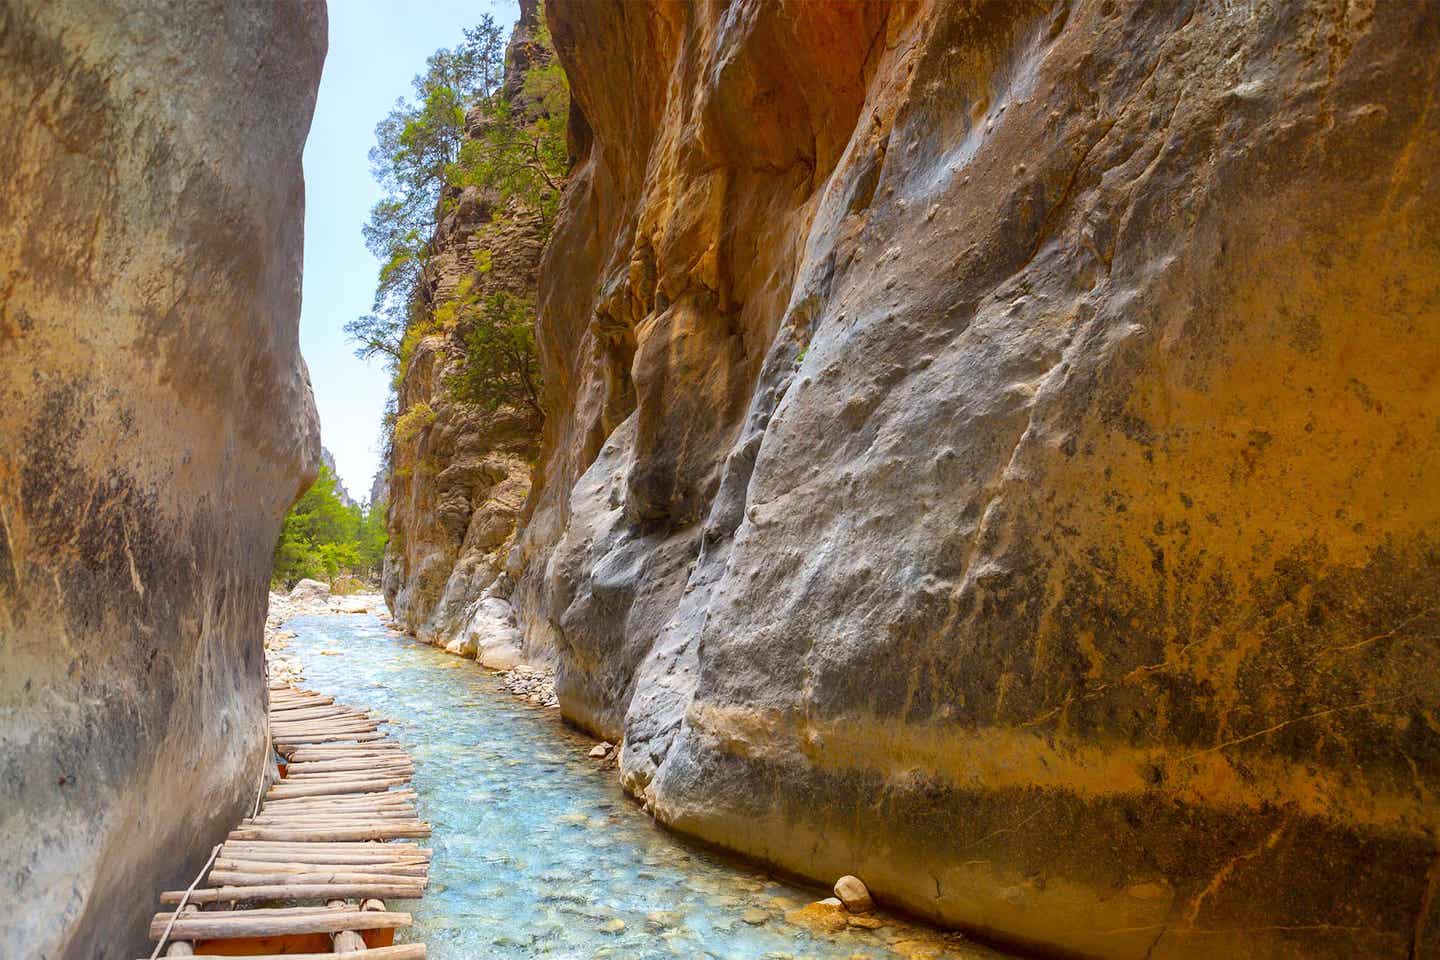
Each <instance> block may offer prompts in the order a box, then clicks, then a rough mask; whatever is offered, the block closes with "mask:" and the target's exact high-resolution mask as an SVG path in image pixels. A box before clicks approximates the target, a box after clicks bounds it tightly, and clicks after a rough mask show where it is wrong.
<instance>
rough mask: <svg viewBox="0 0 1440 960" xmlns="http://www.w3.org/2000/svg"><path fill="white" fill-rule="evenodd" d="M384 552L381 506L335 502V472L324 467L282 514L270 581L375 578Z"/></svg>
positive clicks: (278, 583) (277, 583)
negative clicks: (283, 515)
mask: <svg viewBox="0 0 1440 960" xmlns="http://www.w3.org/2000/svg"><path fill="white" fill-rule="evenodd" d="M384 555H385V505H384V504H379V505H371V507H370V508H369V509H367V510H362V509H361V508H360V507H358V506H350V507H347V506H345V504H343V503H341V502H340V495H339V493H338V492H337V490H336V484H335V476H334V474H332V473H331V472H330V468H329V467H326V466H323V465H322V466H321V467H320V473H319V475H318V476H317V477H316V478H315V482H314V483H313V484H311V485H310V489H308V490H306V491H305V492H304V493H303V494H301V496H300V499H299V500H296V501H295V505H294V506H292V507H291V508H290V512H289V513H287V514H286V515H285V523H284V525H283V526H282V527H281V529H280V539H279V540H277V541H276V543H275V562H274V566H273V568H272V570H271V574H270V582H271V585H272V586H276V587H284V588H289V587H291V586H293V585H294V584H295V582H296V581H298V580H303V579H305V578H307V577H308V578H310V579H312V580H332V579H334V578H335V577H337V576H340V575H348V576H352V577H368V578H374V577H375V576H376V575H378V573H379V571H380V564H381V561H382V560H383V559H384Z"/></svg>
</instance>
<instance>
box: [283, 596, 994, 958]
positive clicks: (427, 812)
mask: <svg viewBox="0 0 1440 960" xmlns="http://www.w3.org/2000/svg"><path fill="white" fill-rule="evenodd" d="M287 627H288V629H290V630H293V631H295V633H296V634H297V637H296V639H294V640H292V641H290V651H289V652H290V653H291V654H293V655H294V656H295V657H296V659H298V660H299V661H300V663H301V664H302V665H303V666H304V669H305V675H306V686H307V687H309V688H311V689H314V690H319V691H323V692H324V693H327V694H330V695H333V696H334V697H336V698H337V699H338V700H340V701H342V702H345V703H349V704H352V705H356V706H367V707H370V708H373V709H375V710H376V711H378V712H379V713H380V714H381V715H382V716H385V717H388V718H389V719H390V721H391V723H390V730H389V732H390V733H391V734H392V735H393V736H395V737H396V738H397V739H399V740H400V741H401V742H403V743H404V744H405V745H406V747H408V748H409V750H410V751H411V753H412V754H413V755H414V756H415V759H416V772H415V777H414V782H415V787H416V790H417V791H418V793H419V797H420V801H419V807H420V814H421V816H422V817H424V818H425V819H426V820H428V821H429V822H430V824H431V826H432V828H433V831H434V832H433V835H432V836H431V837H430V846H431V848H432V849H433V850H434V860H433V862H432V864H431V870H430V886H429V888H428V889H427V891H426V895H425V897H424V899H422V900H419V901H414V902H408V903H407V902H397V903H396V904H395V905H394V906H393V909H399V910H407V911H409V912H411V913H412V914H413V915H414V919H415V925H414V926H413V927H412V928H411V929H410V931H409V932H408V934H406V933H404V932H402V933H401V935H400V938H401V939H402V940H409V941H412V942H418V941H423V942H425V943H426V944H427V945H428V952H429V956H430V957H431V958H432V960H475V958H482V957H485V958H520V957H527V958H528V957H551V958H557V960H570V958H575V960H580V958H584V960H591V958H602V957H612V958H616V960H651V958H673V957H685V958H701V957H707V958H727V960H728V958H735V960H760V958H764V960H787V958H793V960H801V958H807V960H832V958H844V960H852V958H853V960H859V958H871V960H883V958H892V957H899V958H909V960H929V958H969V960H976V958H997V957H999V954H996V953H994V952H992V951H989V950H986V949H983V948H980V947H977V946H973V945H971V944H968V943H965V942H963V940H961V939H959V938H958V937H954V936H946V935H944V934H941V933H939V932H937V931H933V930H929V929H925V928H921V927H917V926H913V925H910V924H907V923H905V922H903V921H900V920H898V919H896V918H893V917H889V916H885V915H883V914H880V915H878V916H880V917H881V918H882V919H883V920H884V921H885V923H884V925H883V926H882V927H880V928H879V929H877V930H865V929H858V928H847V929H844V930H842V931H840V932H836V933H829V932H824V931H819V930H815V929H812V928H811V927H810V926H808V925H802V924H799V923H793V922H791V921H787V920H786V919H785V917H784V915H785V913H787V912H789V911H793V910H795V909H797V908H799V907H802V906H804V905H805V904H807V903H809V902H811V901H813V900H816V899H819V898H821V897H824V896H827V895H828V891H825V890H819V889H811V888H804V887H797V886H795V885H794V884H792V883H788V882H785V881H782V880H778V879H775V878H772V877H770V876H769V875H767V874H766V873H765V872H764V871H763V870H760V869H757V868H754V867H748V866H745V865H742V864H737V863H733V862H728V861H727V860H725V859H724V858H722V857H720V856H717V855H715V854H713V853H710V852H708V851H705V850H701V849H698V848H697V847H695V846H693V845H689V844H687V843H686V842H685V841H684V840H682V839H681V838H679V837H677V836H675V835H673V834H670V833H667V832H665V831H664V830H662V829H660V828H659V827H657V826H656V825H655V824H654V823H653V822H652V821H651V820H650V818H649V817H647V816H646V815H645V814H644V813H643V812H641V811H640V809H639V808H638V807H637V806H636V805H635V804H634V803H633V802H632V801H631V800H630V799H628V798H627V797H626V796H625V794H624V793H623V792H622V791H621V790H620V787H619V785H618V778H617V776H616V773H615V771H614V770H613V769H609V768H606V767H604V766H602V765H601V764H599V763H597V762H596V761H595V760H592V759H590V758H589V757H587V756H586V754H587V753H588V752H589V750H590V748H591V747H592V746H593V741H591V740H590V739H588V738H586V737H585V736H583V735H581V734H579V733H577V732H576V731H574V730H572V729H570V728H569V727H567V726H565V725H564V724H563V723H562V722H561V721H560V719H559V716H558V712H557V711H555V710H543V709H541V708H538V707H534V706H532V705H530V704H528V703H526V702H524V701H521V700H518V699H517V698H515V697H514V696H512V695H511V694H510V693H509V692H508V691H506V690H505V689H504V688H503V687H502V686H501V685H500V682H499V680H498V679H497V678H496V677H495V676H494V675H492V674H490V673H487V672H486V671H484V670H483V669H481V668H480V667H479V666H477V665H476V664H475V663H474V662H473V661H467V660H462V659H460V658H458V657H453V656H450V655H448V654H445V653H443V652H441V651H439V650H436V649H435V648H433V647H429V646H426V645H424V644H421V643H418V642H416V641H413V640H410V639H408V638H405V637H402V636H400V635H398V634H396V633H395V632H393V631H391V630H388V629H387V628H386V627H385V626H384V625H383V624H382V623H381V622H380V621H379V620H377V619H375V618H374V617H370V616H318V617H299V618H296V619H294V620H292V621H290V622H289V623H288V624H287ZM322 650H323V651H327V652H326V653H322V652H321V651H322ZM616 921H622V922H623V924H624V925H623V927H621V926H620V924H618V923H616Z"/></svg>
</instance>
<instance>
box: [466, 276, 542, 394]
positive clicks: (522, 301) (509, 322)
mask: <svg viewBox="0 0 1440 960" xmlns="http://www.w3.org/2000/svg"><path fill="white" fill-rule="evenodd" d="M455 302H456V303H457V306H456V323H457V325H458V328H459V331H460V333H459V336H460V340H461V342H462V343H463V344H464V346H465V362H464V363H463V364H462V365H461V366H460V370H459V372H458V373H456V374H453V375H452V376H450V377H449V378H448V379H447V380H446V382H445V386H446V388H447V389H448V390H449V391H450V395H451V396H452V397H454V398H455V399H457V400H460V401H463V402H466V403H473V404H475V405H477V406H480V407H484V408H485V409H487V410H494V409H496V408H498V407H500V406H503V405H506V404H515V405H524V406H528V407H529V408H530V409H531V410H533V411H535V413H536V414H537V415H540V416H544V411H543V410H542V409H541V407H540V362H539V359H538V358H537V357H536V355H535V310H534V306H533V304H532V303H531V302H530V301H529V300H528V299H526V298H522V297H517V296H514V295H513V294H509V293H491V294H488V295H486V296H484V297H477V296H474V295H471V296H469V297H467V298H464V299H463V300H457V301H455Z"/></svg>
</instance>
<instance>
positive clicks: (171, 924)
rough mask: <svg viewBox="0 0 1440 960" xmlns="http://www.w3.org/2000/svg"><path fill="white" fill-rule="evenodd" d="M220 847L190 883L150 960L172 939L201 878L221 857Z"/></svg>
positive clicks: (211, 854)
mask: <svg viewBox="0 0 1440 960" xmlns="http://www.w3.org/2000/svg"><path fill="white" fill-rule="evenodd" d="M220 846H221V845H220V844H218V843H217V844H215V849H213V850H211V851H210V859H209V860H206V861H205V866H203V867H201V868H200V872H199V873H197V874H195V879H194V880H191V881H190V886H189V887H188V888H186V890H185V895H184V896H183V897H181V898H180V902H179V903H177V904H176V905H175V912H174V913H172V914H170V922H169V923H167V924H165V932H164V933H162V934H161V935H160V942H159V943H157V944H155V952H154V953H152V954H150V960H155V958H156V957H158V956H160V951H161V950H164V949H165V942H166V941H167V940H169V939H170V931H171V930H173V929H175V921H176V920H179V919H180V911H182V910H184V909H185V904H186V903H187V902H189V900H190V894H192V893H194V892H195V885H196V884H198V883H199V882H200V878H201V877H203V876H205V872H206V871H207V870H209V869H210V864H212V863H214V862H215V858H216V857H217V856H219V855H220Z"/></svg>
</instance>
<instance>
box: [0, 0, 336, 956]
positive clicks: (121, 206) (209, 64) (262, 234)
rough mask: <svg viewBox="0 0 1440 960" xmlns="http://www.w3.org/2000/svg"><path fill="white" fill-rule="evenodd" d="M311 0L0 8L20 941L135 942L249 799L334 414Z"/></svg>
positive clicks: (13, 793) (15, 930)
mask: <svg viewBox="0 0 1440 960" xmlns="http://www.w3.org/2000/svg"><path fill="white" fill-rule="evenodd" d="M325 46H326V16H325V6H324V4H323V3H319V2H307V3H283V4H254V3H243V2H221V0H141V2H128V3H124V4H113V3H105V2H100V0H74V2H66V3H49V2H45V0H6V2H3V3H0V105H3V108H4V109H3V112H4V115H5V117H6V118H7V126H8V129H7V133H6V135H5V136H4V137H0V238H3V239H0V890H4V891H5V896H6V904H5V912H4V915H3V919H0V944H3V945H4V946H3V948H0V952H4V954H5V956H7V957H17V958H19V957H25V958H30V957H34V958H54V960H59V958H62V957H64V958H82V957H83V958H85V960H92V958H133V957H136V956H140V955H142V952H143V953H144V954H148V952H149V950H150V946H149V944H148V943H147V942H146V938H145V929H146V926H147V923H148V920H149V917H150V915H151V913H153V911H154V909H155V897H156V895H157V893H158V892H159V891H160V890H161V889H176V888H181V889H183V888H184V887H185V886H186V885H187V884H188V883H189V882H190V880H191V878H192V877H193V876H194V874H195V873H196V872H197V870H198V869H199V868H200V866H201V865H202V864H203V862H204V860H205V857H206V856H207V855H208V853H209V851H210V846H211V845H212V844H213V843H215V842H217V841H218V840H219V839H220V837H221V836H222V835H223V833H224V831H225V830H226V829H228V828H229V827H230V826H232V825H233V824H234V823H235V822H236V821H237V820H238V819H239V818H240V817H241V816H242V815H243V814H244V812H246V811H247V810H248V808H249V805H250V804H251V803H252V802H253V801H254V799H255V795H256V790H257V788H258V787H259V786H260V777H261V775H262V772H263V770H264V765H265V763H266V761H267V758H268V751H267V749H266V742H265V719H264V711H265V680H264V670H265V667H264V657H263V653H262V649H261V632H262V627H263V623H264V620H265V607H266V584H267V583H268V580H269V573H270V563H271V551H272V550H273V548H274V544H275V537H276V534H277V533H278V531H279V527H280V521H281V518H282V516H283V514H284V511H285V510H286V508H287V507H288V506H289V504H290V502H291V501H292V500H293V499H294V497H295V496H296V495H298V493H299V492H300V491H301V490H302V489H304V487H305V486H306V485H307V484H308V482H309V480H310V478H312V477H313V476H314V472H315V469H316V462H317V458H318V455H319V449H320V444H319V430H318V425H317V421H316V416H315V411H314V405H313V402H312V400H311V396H310V385H309V378H308V375H307V373H306V370H305V366H304V364H303V362H302V361H301V359H300V354H299V345H298V337H297V327H298V316H299V307H300V268H301V252H302V251H301V243H302V230H303V209H304V184H303V180H302V177H301V168H300V154H301V149H302V147H303V145H304V141H305V136H306V132H307V130H308V128H309V123H310V115H311V111H312V109H313V107H314V101H315V91H316V87H317V84H318V82H319V77H320V68H321V63H322V61H323V59H324V55H325Z"/></svg>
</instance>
